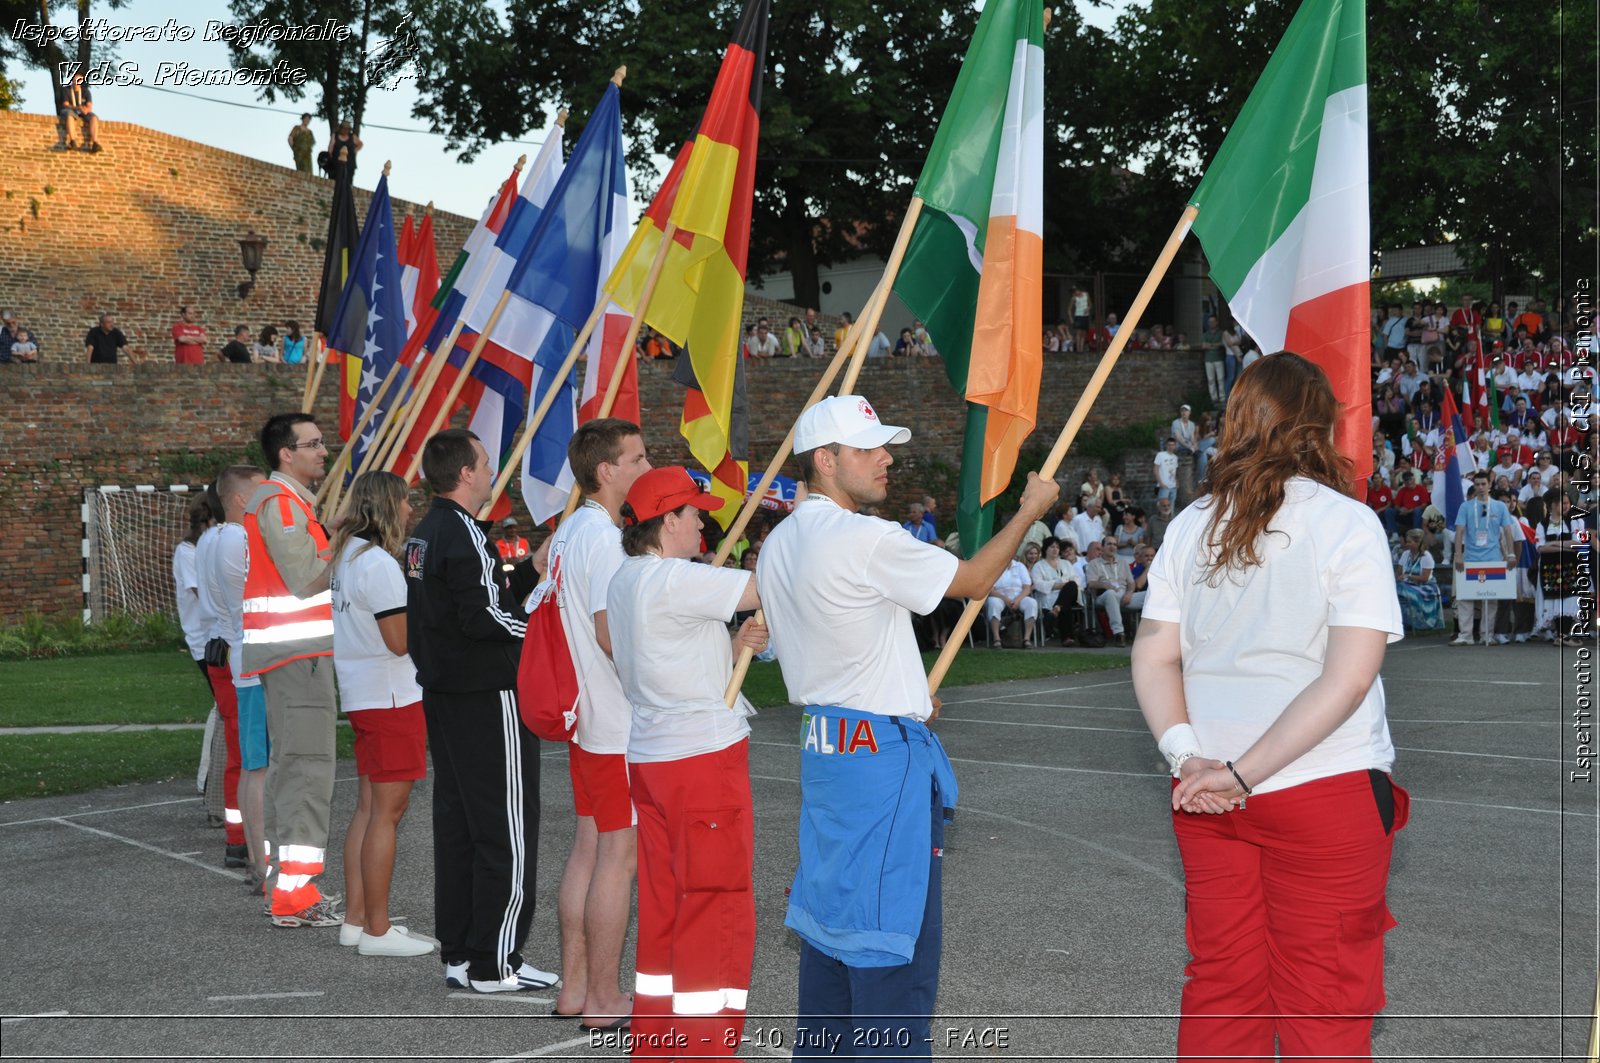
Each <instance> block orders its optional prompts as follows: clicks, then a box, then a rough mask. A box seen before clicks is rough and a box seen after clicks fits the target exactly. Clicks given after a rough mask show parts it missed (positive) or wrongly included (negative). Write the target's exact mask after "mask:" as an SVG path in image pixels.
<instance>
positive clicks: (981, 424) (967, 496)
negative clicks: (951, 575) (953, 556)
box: [956, 402, 994, 558]
mask: <svg viewBox="0 0 1600 1063" xmlns="http://www.w3.org/2000/svg"><path fill="white" fill-rule="evenodd" d="M988 425H989V407H987V406H981V405H979V404H978V403H975V402H969V403H967V428H966V434H965V436H963V437H962V440H961V481H960V485H959V486H958V487H957V491H958V494H957V496H956V530H957V531H959V532H960V533H961V556H962V557H967V558H970V557H971V556H972V555H973V554H975V553H977V552H978V548H979V547H980V546H982V545H983V544H984V543H986V542H988V541H989V536H990V535H993V534H994V503H993V502H990V503H989V504H988V505H983V504H981V503H980V502H979V501H978V499H979V497H980V496H979V489H980V488H981V487H982V481H983V434H984V431H985V429H987V428H988Z"/></svg>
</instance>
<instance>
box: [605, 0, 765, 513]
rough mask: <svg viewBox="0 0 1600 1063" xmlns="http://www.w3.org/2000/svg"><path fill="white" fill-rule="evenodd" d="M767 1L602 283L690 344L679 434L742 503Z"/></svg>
mask: <svg viewBox="0 0 1600 1063" xmlns="http://www.w3.org/2000/svg"><path fill="white" fill-rule="evenodd" d="M770 3H771V0H748V2H747V3H746V4H745V8H744V13H743V14H742V15H740V17H739V24H738V26H736V27H735V29H734V32H733V39H732V40H731V41H730V42H729V43H728V49H727V51H726V52H725V53H723V57H722V67H721V69H720V70H719V71H718V72H717V80H716V84H715V85H713V86H712V89H711V99H710V101H709V102H708V103H707V104H706V111H705V115H704V116H703V117H702V118H701V119H700V126H699V128H698V129H697V130H696V131H695V135H694V138H693V139H692V140H690V141H689V143H687V144H685V145H684V146H683V149H682V150H681V151H679V152H678V157H677V159H676V160H675V161H674V162H673V164H672V170H671V171H670V172H669V173H668V174H667V179H666V181H665V182H664V183H663V184H662V186H661V190H660V191H658V192H657V193H656V196H655V199H654V200H652V201H651V203H650V208H649V209H648V210H646V211H645V214H644V217H643V219H641V220H640V222H639V227H638V229H636V230H635V231H634V234H633V238H632V239H631V240H630V241H628V247H627V250H626V251H624V252H623V255H622V259H621V261H619V262H618V263H617V267H616V269H615V270H613V271H612V274H611V277H610V279H609V281H608V282H607V285H606V286H607V287H608V288H610V289H611V291H612V298H613V300H614V301H615V302H616V303H617V304H618V305H619V306H621V307H622V308H623V309H625V310H627V311H628V312H630V313H634V314H639V315H641V316H642V317H643V318H644V321H645V323H646V324H648V325H649V326H650V327H651V328H653V329H655V330H656V331H658V332H660V333H662V334H663V335H665V336H666V337H667V338H668V339H670V340H672V341H673V342H674V343H677V344H679V345H680V346H683V347H686V348H687V350H688V354H687V358H688V361H689V368H690V371H691V372H692V375H693V378H694V380H695V381H696V383H697V384H698V385H699V386H698V388H690V389H689V391H687V392H686V393H685V397H684V405H683V420H682V423H681V425H680V429H679V430H680V431H681V432H682V433H683V437H684V439H686V440H688V442H689V450H690V452H691V453H693V454H694V456H695V459H696V460H697V461H699V462H700V464H701V465H703V466H705V468H706V470H707V471H708V472H710V473H711V474H712V493H713V494H716V495H717V496H718V497H721V498H726V499H735V500H742V499H743V498H744V495H745V491H746V490H747V488H748V486H749V485H748V474H747V470H748V467H749V463H748V461H747V460H746V455H745V454H744V453H743V449H744V448H743V446H742V441H741V445H740V446H739V447H738V449H737V450H735V449H733V443H734V442H735V438H734V437H735V432H734V420H735V417H734V406H735V392H736V390H738V389H737V387H736V385H737V384H738V378H739V346H740V345H739V341H740V327H739V322H740V314H741V313H742V311H743V310H744V280H745V265H746V261H747V259H748V256H749V251H750V206H751V199H752V197H753V195H754V193H755V176H756V140H757V137H758V134H759V132H760V128H761V121H760V112H761V81H762V77H763V72H764V70H765V67H766V58H767V13H768V8H769V6H770ZM669 226H676V227H677V229H676V232H675V233H674V234H673V239H672V244H671V246H670V247H669V248H668V250H667V256H666V259H665V261H664V263H663V266H662V270H661V276H660V279H659V280H658V281H657V284H656V288H655V292H654V294H653V295H652V296H651V299H650V303H649V305H648V306H640V305H639V304H640V303H641V302H642V299H643V292H644V285H645V277H646V275H647V274H648V273H649V271H650V264H651V263H652V262H653V261H655V257H656V254H657V252H658V251H659V250H660V248H661V241H662V239H663V237H664V236H665V234H666V230H667V228H668V227H669ZM737 511H738V510H737V507H736V506H728V505H724V506H723V507H722V509H720V510H718V511H717V513H716V514H715V516H716V517H717V519H718V521H719V522H721V523H722V524H723V526H724V527H726V526H727V524H728V523H729V522H731V521H732V519H733V517H734V516H735V515H736V514H737Z"/></svg>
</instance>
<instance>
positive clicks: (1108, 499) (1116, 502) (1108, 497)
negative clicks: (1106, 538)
mask: <svg viewBox="0 0 1600 1063" xmlns="http://www.w3.org/2000/svg"><path fill="white" fill-rule="evenodd" d="M1105 504H1106V513H1108V514H1109V515H1110V517H1111V523H1112V525H1113V526H1115V525H1118V524H1121V523H1122V514H1123V513H1125V512H1127V510H1128V509H1129V508H1131V507H1132V505H1133V499H1131V498H1129V497H1128V493H1127V492H1126V491H1125V490H1123V487H1122V474H1121V473H1120V472H1114V473H1112V474H1111V477H1110V479H1108V480H1106V493H1105Z"/></svg>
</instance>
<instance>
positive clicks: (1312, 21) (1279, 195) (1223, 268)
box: [1190, 0, 1366, 295]
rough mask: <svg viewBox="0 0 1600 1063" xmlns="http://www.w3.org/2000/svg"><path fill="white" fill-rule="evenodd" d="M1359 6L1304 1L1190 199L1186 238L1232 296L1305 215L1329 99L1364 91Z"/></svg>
mask: <svg viewBox="0 0 1600 1063" xmlns="http://www.w3.org/2000/svg"><path fill="white" fill-rule="evenodd" d="M1365 14H1366V11H1365V4H1364V2H1363V0H1307V2H1306V3H1305V5H1304V6H1303V7H1301V8H1300V11H1299V13H1298V14H1296V15H1295V17H1294V19H1293V21H1291V22H1290V23H1289V28H1288V29H1287V30H1286V31H1285V32H1284V35H1283V40H1282V41H1281V42H1280V43H1279V44H1278V48H1277V50H1276V51H1274V52H1273V53H1272V57H1271V58H1270V59H1268V60H1267V67H1266V69H1265V70H1264V71H1262V74H1261V79H1260V80H1259V81H1257V82H1256V87H1255V89H1254V90H1253V91H1252V92H1251V93H1250V98H1249V99H1248V100H1246V101H1245V105H1244V108H1243V109H1242V110H1241V111H1240V112H1239V117H1238V119H1237V120H1236V121H1235V122H1234V124H1233V128H1232V129H1231V130H1229V131H1228V135H1227V137H1226V138H1225V139H1224V140H1223V142H1222V146H1221V147H1220V148H1218V149H1217V155H1216V158H1215V159H1213V160H1212V163H1211V166H1210V167H1209V168H1207V170H1206V173H1205V176H1204V177H1203V178H1201V181H1200V185H1199V187H1198V188H1196V189H1195V193H1194V196H1193V198H1192V199H1191V200H1190V202H1191V203H1192V204H1194V205H1195V206H1197V207H1199V208H1200V214H1199V216H1198V217H1197V218H1196V219H1195V224H1194V229H1195V232H1196V234H1198V235H1199V236H1200V238H1201V240H1202V241H1204V242H1205V245H1206V250H1207V255H1208V257H1209V258H1210V260H1211V275H1212V278H1213V279H1214V280H1215V281H1216V282H1217V284H1218V285H1219V286H1220V287H1221V288H1222V289H1223V290H1224V291H1225V292H1227V293H1229V294H1230V295H1231V294H1232V293H1233V292H1236V291H1237V290H1238V288H1239V285H1240V283H1241V282H1242V281H1243V280H1244V278H1245V275H1246V274H1248V273H1249V272H1250V268H1251V267H1252V266H1254V265H1255V263H1256V261H1257V260H1258V259H1260V258H1261V256H1262V254H1264V253H1265V252H1266V250H1267V248H1269V247H1271V246H1272V245H1273V243H1275V242H1276V241H1277V239H1278V237H1280V236H1282V235H1283V232H1284V230H1285V229H1287V228H1288V227H1289V224H1290V223H1291V222H1292V221H1294V219H1295V217H1296V216H1297V215H1299V213H1300V212H1301V210H1302V209H1303V208H1304V207H1305V205H1306V201H1307V199H1308V198H1309V196H1310V191H1311V177H1312V172H1313V170H1314V169H1315V167H1316V158H1317V142H1318V140H1319V139H1320V136H1321V129H1322V115H1323V111H1324V109H1325V106H1326V102H1327V98H1328V97H1329V96H1330V95H1332V94H1334V93H1336V92H1341V91H1344V90H1345V89H1349V88H1354V87H1356V86H1358V85H1363V84H1365V83H1366V47H1365V25H1364V20H1365Z"/></svg>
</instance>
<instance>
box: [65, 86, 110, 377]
mask: <svg viewBox="0 0 1600 1063" xmlns="http://www.w3.org/2000/svg"><path fill="white" fill-rule="evenodd" d="M74 118H76V119H77V120H78V123H79V126H80V127H81V129H82V132H83V145H82V147H83V150H84V151H99V150H100V137H99V130H100V119H99V118H98V117H97V116H96V115H95V113H94V97H93V95H91V93H90V92H89V85H88V83H87V82H85V81H84V79H83V75H82V74H73V75H72V82H71V83H70V84H68V85H67V86H66V87H65V88H63V89H62V90H61V110H60V111H58V112H57V122H56V127H57V131H56V146H55V150H56V151H66V150H67V149H68V148H71V147H75V146H76V145H75V143H74V141H73V140H72V136H71V132H72V120H73V119H74ZM90 360H91V361H93V360H94V359H90Z"/></svg>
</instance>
